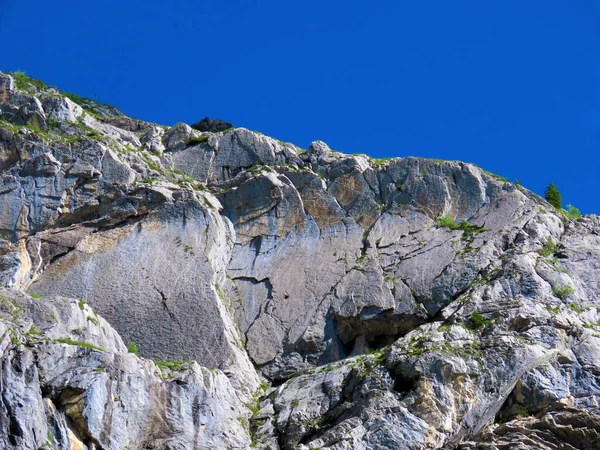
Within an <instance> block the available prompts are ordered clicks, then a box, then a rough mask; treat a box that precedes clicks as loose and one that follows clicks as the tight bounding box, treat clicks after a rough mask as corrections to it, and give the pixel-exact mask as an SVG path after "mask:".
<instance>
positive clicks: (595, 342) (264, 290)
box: [0, 74, 600, 450]
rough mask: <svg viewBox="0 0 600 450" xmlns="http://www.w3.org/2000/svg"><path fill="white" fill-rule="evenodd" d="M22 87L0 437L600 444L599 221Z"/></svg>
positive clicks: (466, 186) (456, 171) (416, 163)
mask: <svg viewBox="0 0 600 450" xmlns="http://www.w3.org/2000/svg"><path fill="white" fill-rule="evenodd" d="M17 81H18V82H17V83H15V80H14V79H13V77H11V76H10V75H7V74H0V111H2V113H1V115H0V170H1V172H0V211H1V213H0V230H1V233H0V282H1V283H2V285H3V286H4V289H3V290H1V291H0V336H2V340H1V341H0V351H1V352H2V371H1V372H0V373H1V376H2V384H1V385H0V388H1V390H2V398H3V402H2V403H1V404H0V427H2V432H1V433H0V444H1V445H0V447H2V448H10V449H13V448H14V449H17V448H18V449H23V448H25V449H28V448H32V449H38V448H56V449H71V448H82V449H85V448H87V449H92V448H94V449H130V450H132V449H147V448H148V449H149V448H153V449H158V448H165V449H179V448H250V447H255V448H265V449H296V448H303V449H309V448H330V449H373V448H384V449H385V448H387V449H423V448H462V449H475V448H485V449H508V448H548V449H554V448H590V449H595V448H599V447H600V442H599V432H600V419H599V416H598V415H599V414H600V411H599V408H598V396H599V390H600V387H599V386H600V378H599V377H600V327H599V325H598V324H599V323H600V314H599V308H600V300H599V299H600V281H599V280H600V276H599V275H598V274H599V273H600V219H599V218H598V217H596V216H584V217H581V218H568V217H566V216H565V215H564V214H562V213H561V212H560V211H556V210H554V208H552V206H550V205H549V204H548V203H546V202H545V201H544V200H543V199H541V198H539V197H537V196H536V195H534V194H532V193H531V192H529V191H527V190H526V189H523V188H521V187H517V186H514V185H512V184H510V183H508V182H506V181H505V180H503V179H501V178H500V177H497V176H494V175H492V174H489V173H487V172H485V171H483V170H481V169H479V168H477V167H475V166H473V165H471V164H465V163H461V162H448V161H437V160H427V159H422V158H412V157H400V158H393V159H389V160H375V159H372V158H369V157H368V156H366V155H345V154H343V153H339V152H336V151H333V150H331V149H330V148H329V147H328V146H327V145H326V144H325V143H323V142H320V141H316V142H314V143H313V144H311V146H310V147H309V148H308V149H307V150H306V151H304V150H301V149H299V148H298V147H296V146H294V145H292V144H289V143H282V142H280V141H277V140H274V139H271V138H269V137H267V136H263V135H261V134H260V133H257V132H253V131H249V130H246V129H244V128H235V129H226V130H223V131H214V132H213V131H200V130H198V129H194V128H192V127H190V126H188V125H185V124H177V125H175V126H173V127H170V128H168V127H162V126H159V125H156V124H152V123H147V122H143V121H140V120H137V119H132V118H129V117H126V116H124V115H122V114H121V113H120V112H119V111H118V110H116V109H114V108H112V107H110V106H108V105H100V104H97V103H95V102H93V101H90V100H82V99H77V98H75V100H77V102H78V103H75V102H74V101H72V100H73V99H72V98H71V99H69V98H67V97H65V95H63V94H62V93H60V92H59V91H57V90H56V89H53V88H48V87H45V86H44V85H43V84H42V83H39V82H36V83H35V84H31V83H29V82H27V81H26V80H25V81H23V80H22V79H19V80H17ZM196 128H198V127H196ZM201 129H205V128H201ZM27 294H32V296H29V295H27ZM127 343H128V345H127ZM128 350H130V351H128ZM134 350H135V351H136V352H137V354H136V353H134V352H133V351H134ZM153 360H154V362H153Z"/></svg>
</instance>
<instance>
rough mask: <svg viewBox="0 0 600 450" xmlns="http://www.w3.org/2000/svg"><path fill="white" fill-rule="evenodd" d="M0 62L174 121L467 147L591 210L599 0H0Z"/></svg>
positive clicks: (464, 150)
mask: <svg viewBox="0 0 600 450" xmlns="http://www.w3.org/2000/svg"><path fill="white" fill-rule="evenodd" d="M0 32H1V33H2V35H3V36H4V38H3V46H2V47H3V48H2V54H1V56H0V70H4V71H12V70H22V71H24V72H26V73H27V74H28V75H30V76H32V77H35V78H39V79H41V80H43V81H45V82H46V83H48V84H51V85H56V86H57V87H59V88H60V89H62V90H66V91H71V92H75V93H77V94H78V95H81V96H87V97H91V98H96V99H97V100H99V101H102V102H105V103H110V104H113V105H115V106H117V107H118V108H120V109H121V110H122V111H124V112H125V113H126V114H128V115H131V116H134V117H138V118H141V119H145V120H149V121H154V122H159V123H162V124H167V125H169V124H173V123H176V122H178V121H183V122H188V123H191V122H194V121H196V120H198V119H201V118H203V117H204V116H207V115H208V116H210V117H212V118H221V119H224V120H228V121H230V122H232V123H233V124H234V125H236V126H244V127H246V128H250V129H253V130H258V131H261V132H263V133H265V134H267V135H271V136H273V137H276V138H277V139H280V140H284V141H291V142H294V143H295V144H297V145H299V146H301V147H306V146H308V144H309V143H310V142H311V141H313V140H316V139H321V140H324V141H325V142H327V143H328V144H329V145H330V146H331V147H332V148H334V149H336V150H340V151H343V152H346V153H356V152H364V153H368V154H370V155H372V156H374V157H387V156H408V155H410V156H423V157H431V158H440V159H456V160H463V161H468V162H473V163H476V164H478V165H480V166H481V167H483V168H484V169H486V170H489V171H492V172H494V173H498V174H500V175H502V176H505V177H507V178H508V179H510V180H511V181H512V180H514V179H515V178H518V179H519V181H520V183H521V184H522V185H523V186H525V187H527V188H529V189H531V190H533V191H534V192H537V193H539V194H543V191H544V188H545V186H546V185H547V184H548V183H549V182H550V181H552V182H554V183H555V184H556V185H557V187H558V188H559V190H560V191H561V193H562V195H563V201H564V203H565V204H566V203H572V204H573V205H575V206H577V207H578V208H579V209H581V211H582V212H584V213H589V212H594V213H600V189H599V184H600V183H599V181H600V176H599V171H600V152H599V151H598V150H599V149H600V2H598V1H586V0H578V1H572V2H567V1H562V0H561V1H558V0H546V1H541V0H528V1H526V2H524V1H517V0H502V1H500V0H498V1H481V2H473V1H462V0H453V1H446V0H444V1H442V0H439V1H423V2H405V1H398V0H396V1H379V2H366V1H353V0H345V1H336V0H329V1H323V0H320V1H313V0H304V1H295V0H293V1H292V0H290V1H281V0H279V1H271V0H264V1H259V0H225V1H211V2H205V1H193V2H192V1H164V0H163V1H158V0H145V1H138V0H132V1H125V2H123V1H115V0H104V1H103V2H81V1H73V0H65V1H62V2H59V3H57V2H47V1H44V2H41V1H37V0H29V1H27V2H22V1H17V0H8V1H4V0H0Z"/></svg>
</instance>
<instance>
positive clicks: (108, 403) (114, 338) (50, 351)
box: [0, 289, 249, 449]
mask: <svg viewBox="0 0 600 450" xmlns="http://www.w3.org/2000/svg"><path fill="white" fill-rule="evenodd" d="M0 354H1V360H0V361H1V363H0V364H1V368H2V370H1V372H0V373H1V374H2V375H1V377H2V384H1V395H2V402H1V403H0V430H2V432H0V446H1V447H2V448H5V449H17V448H18V449H21V448H23V449H38V448H56V449H72V448H111V449H113V448H114V449H117V448H142V447H148V446H150V447H155V448H156V446H158V447H160V448H204V449H208V448H216V447H224V448H238V449H240V448H247V447H248V445H249V438H248V435H247V433H246V432H245V430H244V428H243V427H242V422H243V420H245V415H246V413H245V412H244V410H243V407H242V405H241V403H240V401H239V400H238V398H237V397H236V395H235V391H234V389H233V387H232V386H231V384H230V383H229V381H228V379H227V377H226V376H225V375H224V374H223V373H222V372H220V371H217V370H209V369H206V368H204V367H200V366H199V365H198V364H197V363H177V364H170V365H169V364H167V365H155V364H154V363H153V362H152V361H149V360H144V359H141V358H139V357H137V356H136V355H134V354H133V353H128V352H127V348H126V347H125V344H124V343H123V341H122V340H121V338H120V337H119V335H118V334H117V333H116V332H115V331H114V330H113V329H112V328H111V327H110V325H108V323H107V322H106V321H105V320H104V319H103V318H102V317H100V316H98V315H96V314H95V312H94V311H93V310H92V309H91V308H90V307H89V306H87V305H86V304H85V303H84V302H83V300H79V301H77V300H67V299H64V298H60V297H45V298H40V299H32V298H30V297H27V296H25V295H23V294H19V293H16V292H14V291H8V290H6V289H0Z"/></svg>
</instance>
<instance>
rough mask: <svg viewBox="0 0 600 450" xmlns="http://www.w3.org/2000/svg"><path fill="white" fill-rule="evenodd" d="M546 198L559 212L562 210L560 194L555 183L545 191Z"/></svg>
mask: <svg viewBox="0 0 600 450" xmlns="http://www.w3.org/2000/svg"><path fill="white" fill-rule="evenodd" d="M544 196H545V197H546V200H547V201H548V203H550V204H551V205H552V206H554V207H555V208H556V209H558V210H560V209H561V197H560V192H558V189H556V186H554V183H550V184H549V185H548V187H547V188H546V190H545V191H544Z"/></svg>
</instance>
